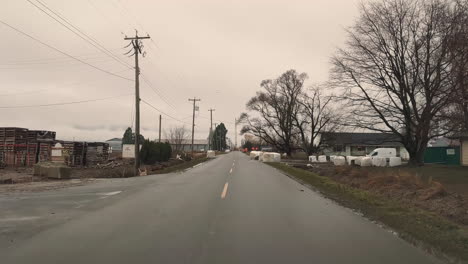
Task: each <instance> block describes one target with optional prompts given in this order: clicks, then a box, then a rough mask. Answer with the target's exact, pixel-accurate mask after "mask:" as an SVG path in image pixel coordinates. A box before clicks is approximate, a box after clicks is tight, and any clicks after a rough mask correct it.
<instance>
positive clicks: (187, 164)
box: [151, 157, 210, 174]
mask: <svg viewBox="0 0 468 264" xmlns="http://www.w3.org/2000/svg"><path fill="white" fill-rule="evenodd" d="M208 160H210V159H209V158H207V157H203V158H197V159H193V160H191V161H188V162H184V163H181V164H178V165H174V166H171V167H167V168H164V169H162V170H158V171H154V172H151V174H165V173H171V172H176V171H182V170H186V169H188V168H191V167H193V166H195V165H197V164H200V163H203V162H205V161H208Z"/></svg>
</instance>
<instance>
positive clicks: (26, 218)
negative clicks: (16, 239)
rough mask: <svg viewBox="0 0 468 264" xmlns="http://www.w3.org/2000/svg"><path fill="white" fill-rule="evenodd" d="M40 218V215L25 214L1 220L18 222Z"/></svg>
mask: <svg viewBox="0 0 468 264" xmlns="http://www.w3.org/2000/svg"><path fill="white" fill-rule="evenodd" d="M38 218H40V217H39V216H23V217H12V218H3V219H0V222H16V221H31V220H36V219H38Z"/></svg>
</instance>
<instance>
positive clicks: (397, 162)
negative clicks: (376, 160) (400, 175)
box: [388, 157, 401, 167]
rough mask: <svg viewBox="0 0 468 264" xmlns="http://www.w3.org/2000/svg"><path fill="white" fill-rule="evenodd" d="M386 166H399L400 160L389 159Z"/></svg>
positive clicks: (396, 158) (395, 158)
mask: <svg viewBox="0 0 468 264" xmlns="http://www.w3.org/2000/svg"><path fill="white" fill-rule="evenodd" d="M388 166H390V167H397V166H401V158H400V157H391V158H390V161H389V163H388Z"/></svg>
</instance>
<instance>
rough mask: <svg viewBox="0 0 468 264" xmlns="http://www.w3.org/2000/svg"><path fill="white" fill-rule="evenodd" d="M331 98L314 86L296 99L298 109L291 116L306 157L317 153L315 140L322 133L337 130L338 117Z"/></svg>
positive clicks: (319, 87)
mask: <svg viewBox="0 0 468 264" xmlns="http://www.w3.org/2000/svg"><path fill="white" fill-rule="evenodd" d="M332 98H333V97H332V96H326V95H324V93H323V89H322V88H321V86H315V87H313V88H311V89H310V90H309V91H306V92H304V93H303V94H302V95H301V96H299V98H298V103H299V107H298V109H297V112H296V113H294V115H293V120H294V125H295V127H296V129H297V131H298V142H300V146H301V148H302V150H304V152H306V153H307V154H308V155H311V154H313V153H317V152H318V150H319V149H318V145H317V142H316V139H318V137H319V136H320V133H322V132H331V131H334V130H336V129H337V128H338V126H339V125H338V122H337V121H338V119H339V117H338V115H337V114H336V113H337V112H336V110H334V109H333V108H332V107H331V105H332Z"/></svg>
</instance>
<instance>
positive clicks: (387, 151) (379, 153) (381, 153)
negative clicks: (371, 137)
mask: <svg viewBox="0 0 468 264" xmlns="http://www.w3.org/2000/svg"><path fill="white" fill-rule="evenodd" d="M367 156H368V157H372V158H374V157H380V158H393V157H396V156H397V154H396V149H395V148H376V149H374V151H372V152H371V153H370V154H369V155H367Z"/></svg>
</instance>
